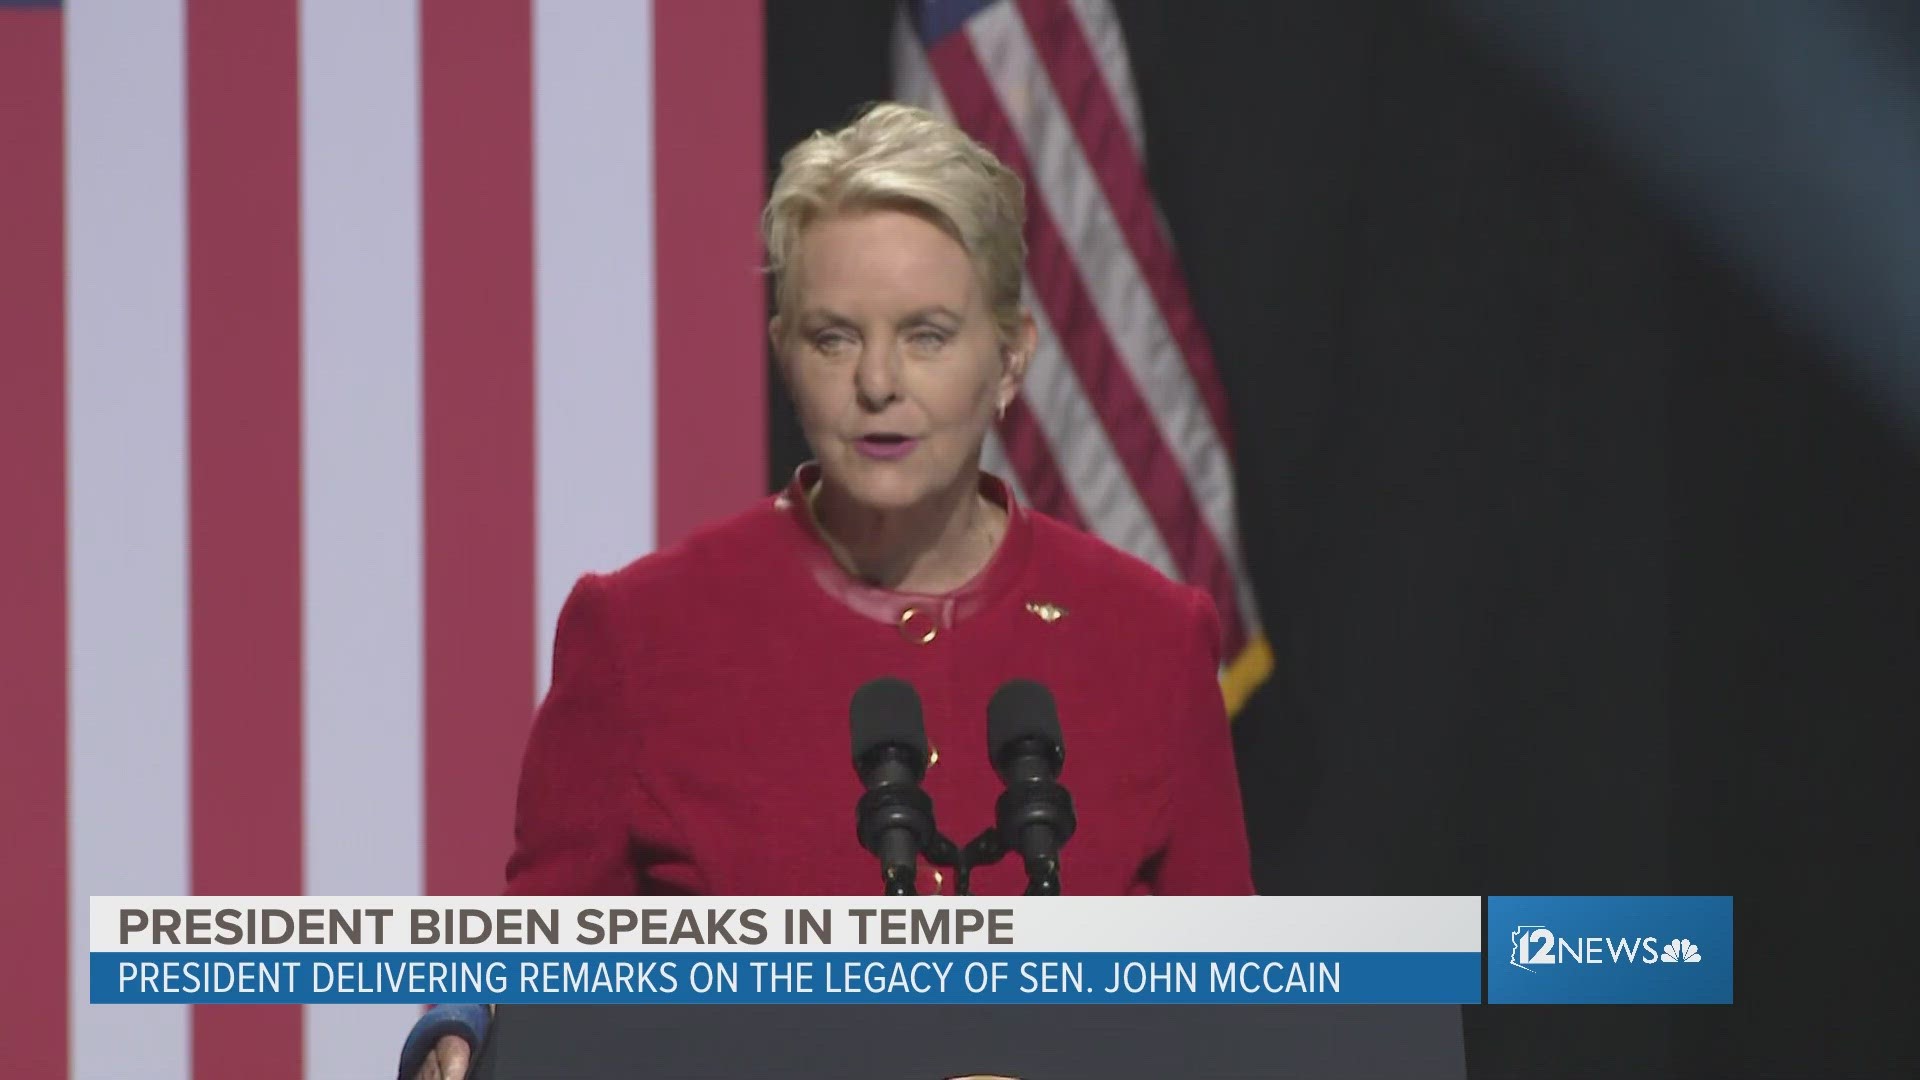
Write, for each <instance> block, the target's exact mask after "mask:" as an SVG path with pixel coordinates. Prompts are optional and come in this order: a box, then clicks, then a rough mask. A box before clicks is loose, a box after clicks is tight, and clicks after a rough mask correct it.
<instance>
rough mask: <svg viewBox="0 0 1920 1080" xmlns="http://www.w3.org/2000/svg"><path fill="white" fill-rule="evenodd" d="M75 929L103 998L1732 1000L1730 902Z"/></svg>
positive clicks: (121, 921)
mask: <svg viewBox="0 0 1920 1080" xmlns="http://www.w3.org/2000/svg"><path fill="white" fill-rule="evenodd" d="M89 934H90V935H91V936H90V953H89V967H90V972H89V974H90V985H89V1000H91V1001H92V1002H93V1003H95V1004H101V1005H112V1004H153V1003H175V1004H183V1005H185V1004H201V1003H237V1002H258V1003H262V1004H269V1003H301V1004H315V1005H324V1004H329V1003H349V1002H359V1003H366V1004H377V1003H390V1002H391V1003H410V1004H421V1005H426V1004H458V1003H490V1004H527V1003H554V1004H560V1003H601V1004H621V1003H625V1004H643V1003H648V1002H661V1003H702V1002H704V1003H716V1004H724V1003H742V1004H749V1003H750V1004H766V1003H787V1002H791V1003H807V1002H838V1003H842V1004H850V1003H856V1002H871V1003H874V1004H902V1003H905V1004H911V1003H926V1004H964V1003H979V1004H996V1003H1014V1002H1025V1003H1040V1004H1045V1003H1079V1004H1129V1003H1140V1004H1152V1003H1212V1004H1229V1003H1254V1002H1266V1003H1274V1004H1312V1003H1342V1004H1381V1005H1385V1004H1396V1005H1422V1004H1428V1005H1470V1004H1480V1003H1488V1004H1496V1005H1498V1004H1530V1005H1552V1004H1559V1005H1596V1004H1649V1005H1652V1004H1673V1005H1680V1004H1688V1005H1716V1004H1721V1005H1724V1004H1731V1003H1732V1001H1733V900H1732V898H1731V897H1727V896H1492V897H1484V898H1483V897H1478V896H1397V897H1351V896H1346V897H1278V896H1260V897H1008V898H970V897H911V898H890V899H886V900H879V899H875V900H857V899H849V898H845V897H836V898H831V899H805V898H798V899H797V898H791V897H788V898H761V899H754V898H737V897H736V898H724V899H722V898H711V899H706V900H701V901H694V900H691V899H682V898H675V899H674V900H671V901H668V900H654V899H641V898H634V899H620V900H614V899H610V898H608V899H602V898H581V897H567V898H539V897H516V898H513V899H511V900H504V899H502V898H499V897H431V898H428V897H180V896H173V897H92V898H90V926H89ZM1483 935H1484V936H1483ZM1483 942H1484V945H1483ZM1483 978H1484V981H1483Z"/></svg>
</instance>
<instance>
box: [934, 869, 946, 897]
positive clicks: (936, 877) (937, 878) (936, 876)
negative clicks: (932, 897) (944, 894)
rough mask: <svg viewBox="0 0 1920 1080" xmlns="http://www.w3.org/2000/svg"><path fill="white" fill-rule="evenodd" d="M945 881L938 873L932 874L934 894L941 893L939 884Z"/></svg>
mask: <svg viewBox="0 0 1920 1080" xmlns="http://www.w3.org/2000/svg"><path fill="white" fill-rule="evenodd" d="M946 880H947V879H946V878H945V877H944V876H942V875H941V873H940V871H938V870H935V871H934V872H933V891H934V892H935V893H936V894H938V893H939V892H940V891H941V883H942V882H944V881H946Z"/></svg>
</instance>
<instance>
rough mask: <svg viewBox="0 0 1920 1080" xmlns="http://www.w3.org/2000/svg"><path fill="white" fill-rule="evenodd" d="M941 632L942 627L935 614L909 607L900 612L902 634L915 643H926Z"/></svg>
mask: <svg viewBox="0 0 1920 1080" xmlns="http://www.w3.org/2000/svg"><path fill="white" fill-rule="evenodd" d="M939 633H940V627H939V626H937V625H936V624H935V623H934V621H933V616H931V615H929V614H927V613H926V612H924V611H921V610H920V609H919V608H908V609H907V610H905V611H903V612H901V613H900V636H901V637H904V638H906V639H907V640H908V641H911V642H913V643H914V644H915V645H925V644H926V643H928V642H929V641H932V640H933V639H934V638H935V637H937V636H938V635H939Z"/></svg>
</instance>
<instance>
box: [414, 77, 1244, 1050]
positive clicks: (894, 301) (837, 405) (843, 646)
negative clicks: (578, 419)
mask: <svg viewBox="0 0 1920 1080" xmlns="http://www.w3.org/2000/svg"><path fill="white" fill-rule="evenodd" d="M1024 205H1025V204H1024V192H1023V190H1022V185H1021V182H1020V180H1019V178H1018V177H1017V176H1015V175H1014V174H1013V173H1011V172H1010V171H1008V169H1007V168H1006V167H1004V166H1003V165H1002V164H1001V163H1000V162H999V161H998V160H996V159H995V158H994V156H993V155H992V154H991V153H989V152H988V151H987V150H986V149H984V148H983V147H981V146H980V145H979V144H977V143H975V142H974V141H973V140H972V139H970V138H968V137H967V136H966V134H964V133H963V132H961V131H960V130H959V129H957V128H955V127H954V126H952V125H951V124H949V123H947V122H945V121H943V120H940V119H938V118H936V117H934V116H932V115H931V114H929V113H926V112H923V111H921V110H918V109H913V108H909V107H906V106H902V105H896V104H883V105H878V106H875V107H873V108H872V109H870V110H868V111H867V112H865V113H864V114H863V115H861V116H860V117H859V118H858V119H857V120H855V121H854V122H853V123H852V124H850V125H848V126H847V127H845V128H843V129H841V130H838V131H833V132H822V133H819V134H816V135H814V136H813V137H811V138H809V139H807V140H805V141H804V142H802V143H800V144H799V145H797V146H795V147H794V148H793V149H792V150H791V151H789V152H788V153H787V155H786V156H785V158H784V159H783V160H782V162H781V169H780V175H779V178H778V180H777V181H776V182H775V184H774V188H773V193H772V196H771V198H770V199H769V200H768V202H767V206H766V210H765V214H764V217H763V230H764V234H765V240H766V245H767V257H768V262H769V266H770V269H771V271H772V273H773V276H774V283H775V295H776V313H775V315H774V316H773V319H772V322H771V325H770V333H771V336H772V341H773V346H774V351H775V353H776V354H777V357H778V362H779V370H780V374H781V376H782V377H783V378H784V379H785V380H786V384H787V387H788V389H789V390H790V391H791V394H792V397H793V400H794V402H795V405H796V407H797V409H798V412H799V418H800V423H801V427H802V429H803V431H804V432H805V435H806V438H807V441H808V444H809V446H810V447H811V449H812V451H813V454H814V456H815V460H814V461H813V462H811V463H809V464H807V465H806V466H803V467H802V468H801V469H800V470H799V472H798V473H797V475H795V476H794V477H793V480H792V482H791V483H790V484H788V485H787V486H786V488H785V490H783V491H781V492H779V493H777V494H775V495H772V496H770V497H768V498H765V499H763V500H761V501H759V502H757V503H755V504H754V505H752V506H750V507H747V508H746V509H745V510H743V511H742V512H741V513H739V514H738V515H736V516H734V517H732V518H730V519H728V520H725V521H721V522H718V523H716V524H714V525H712V526H710V527H708V528H706V529H705V530H703V531H701V532H699V533H697V534H695V535H694V536H692V537H690V538H689V539H687V540H686V541H685V542H683V543H681V544H678V545H676V546H674V547H673V548H670V549H668V550H665V551H661V552H658V553H655V554H652V555H648V556H646V557H645V558H642V559H640V560H638V561H636V562H634V563H632V564H631V565H629V566H627V567H626V568H624V569H622V570H619V571H616V572H614V573H611V574H605V575H593V576H588V577H586V578H584V579H582V580H581V581H580V582H579V584H578V585H577V586H576V587H575V589H574V591H573V594H572V596H571V598H570V599H569V600H568V602H567V604H566V606H565V609H564V610H563V611H562V613H561V615H560V621H559V628H558V632H557V638H556V643H555V652H554V678H553V687H552V690H551V692H550V693H549V695H548V697H547V699H546V701H545V702H544V703H543V704H542V706H541V708H540V711H539V715H538V718H537V721H536V723H535V726H534V730H533V734H532V736H531V739H530V741H529V744H528V746H527V750H526V757H525V763H524V769H523V772H522V776H521V782H520V789H519V809H518V823H517V827H516V849H515V851H514V854H513V856H512V858H511V860H510V861H509V863H508V865H507V881H506V886H507V890H508V891H509V892H511V893H521V894H548V895H552V894H563V895H570V894H635V893H640V894H682V895H685V894H702V895H763V896H764V895H859V894H876V893H878V891H879V887H878V883H877V880H876V873H875V861H874V858H873V856H872V855H870V854H869V853H868V852H867V851H866V850H864V849H863V848H862V847H861V845H860V844H859V843H858V842H857V841H856V839H855V836H854V829H853V812H852V808H853V802H854V800H855V797H856V796H857V795H858V794H859V791H860V788H859V782H858V780H857V779H856V778H855V777H854V775H853V772H852V769H851V768H850V766H849V762H848V719H847V710H848V702H849V699H850V698H851V697H852V695H853V693H854V691H855V690H856V689H857V688H859V687H861V686H862V685H863V684H866V683H868V682H869V681H871V680H873V679H876V678H879V677H883V676H896V677H900V678H904V679H906V680H907V681H908V682H910V683H911V684H913V686H914V687H915V688H916V689H917V690H918V693H919V695H920V698H921V701H922V706H923V709H924V716H925V725H926V731H927V735H928V738H929V741H930V743H931V744H932V750H933V753H932V757H933V762H932V765H931V766H930V767H929V769H928V770H927V773H926V777H925V780H924V787H925V790H926V791H927V793H928V794H929V795H931V796H932V798H933V801H934V804H935V806H936V807H937V810H938V816H939V823H940V825H941V827H942V831H943V832H945V833H947V834H948V835H950V836H953V837H956V838H958V839H960V840H962V841H964V840H965V839H966V838H968V837H971V836H972V835H974V834H975V833H977V832H979V831H980V830H982V829H983V828H985V827H987V826H989V825H991V824H992V820H993V812H994V811H993V808H994V800H995V799H996V797H997V796H998V795H999V794H1000V792H1001V790H1002V784H1001V781H1000V780H999V778H998V777H997V776H996V775H995V773H994V770H993V767H992V765H991V763H990V762H989V761H988V756H987V753H986V749H985V743H986V716H987V703H988V700H989V698H990V697H991V696H992V695H993V694H994V692H995V690H996V689H998V688H999V687H1000V686H1002V685H1003V684H1004V683H1005V682H1007V681H1008V680H1011V679H1016V678H1020V679H1031V680H1034V681H1037V682H1039V683H1041V684H1044V685H1045V686H1046V687H1048V688H1049V689H1050V690H1051V691H1052V693H1053V696H1054V698H1055V700H1056V701H1057V703H1058V714H1059V718H1060V723H1061V725H1062V729H1063V733H1064V741H1065V745H1066V746H1067V747H1068V748H1070V765H1069V766H1068V769H1067V771H1066V773H1065V774H1064V775H1063V780H1065V781H1066V782H1067V783H1068V785H1069V787H1070V788H1071V790H1072V793H1073V798H1074V803H1075V807H1076V810H1077V815H1078V829H1077V831H1076V832H1075V833H1074V834H1073V837H1072V842H1071V844H1070V845H1069V846H1068V847H1067V848H1066V849H1065V852H1064V872H1063V876H1062V888H1063V890H1064V891H1065V892H1068V893H1081V894H1095V895H1128V894H1146V893H1184V894H1245V893H1250V892H1251V891H1252V880H1251V874H1250V870H1249V860H1248V855H1247V845H1246V834H1245V827H1244V823H1243V819H1242V816H1241V808H1240V793H1239V787H1238V783H1237V780H1236V777H1235V772H1234V762H1233V752H1232V746H1231V742H1230V738H1229V728H1228V724H1227V717H1226V712H1225V707H1224V703H1223V701H1222V698H1221V693H1220V690H1219V687H1218V684H1217V681H1216V672H1217V670H1218V665H1219V626H1218V620H1217V617H1216V615H1215V613H1214V609H1213V605H1212V602H1211V601H1210V600H1209V599H1208V597H1207V596H1206V594H1205V593H1203V592H1201V591H1199V590H1197V589H1194V588H1190V587H1187V586H1184V585H1180V584H1177V583H1175V582H1172V581H1169V580H1168V579H1167V578H1165V577H1163V576H1162V575H1161V574H1159V573H1158V572H1157V571H1155V570H1153V569H1152V568H1150V567H1148V566H1147V565H1146V564H1144V563H1141V562H1139V561H1136V560H1135V559H1133V558H1131V557H1129V556H1127V555H1125V554H1123V553H1121V552H1119V551H1117V550H1115V549H1114V548H1111V547H1109V546H1107V545H1106V544H1104V543H1102V542H1101V541H1099V540H1097V539H1095V538H1093V537H1091V536H1088V535H1086V534H1084V533H1082V532H1079V531H1076V530H1074V529H1072V528H1069V527H1067V526H1065V525H1062V524H1060V523H1059V522H1056V521H1053V520H1051V519H1049V518H1047V517H1044V516H1042V515H1040V514H1037V513H1035V512H1033V511H1032V510H1029V509H1027V508H1025V507H1023V506H1021V505H1019V503H1018V502H1017V501H1016V500H1015V499H1014V497H1013V495H1012V492H1011V491H1010V490H1009V488H1008V486H1007V485H1006V484H1005V483H1002V482H1001V481H1000V480H998V479H996V478H995V477H993V476H990V475H987V474H985V473H983V472H982V471H981V468H980V452H981V447H982V445H983V443H984V440H985V439H986V436H987V432H988V431H989V430H990V429H991V428H992V427H993V425H994V423H995V421H996V418H997V417H998V416H999V415H1000V414H1001V412H1002V411H1003V410H1004V409H1005V408H1006V406H1007V404H1008V403H1009V402H1010V401H1011V400H1012V399H1013V398H1014V396H1015V395H1016V394H1018V393H1019V392H1020V385H1021V379H1022V377H1023V375H1024V374H1025V372H1026V370H1027V365H1028V363H1029V361H1030V360H1031V359H1032V356H1033V350H1034V340H1035V333H1034V324H1033V320H1032V318H1031V316H1030V315H1029V314H1028V313H1027V312H1026V311H1025V310H1024V309H1023V308H1022V306H1021V303H1020V283H1021V275H1022V264H1023V260H1024V255H1025V247H1024V243H1023V240H1022V229H1023V225H1024V219H1025V211H1024ZM1025 884H1026V878H1025V876H1024V873H1023V870H1022V866H1021V864H1020V861H1019V860H1018V859H1011V860H1006V861H1004V862H1002V863H1000V864H997V865H994V866H989V867H985V868H983V869H980V870H979V871H977V872H976V873H975V874H974V875H973V879H972V891H973V892H974V893H976V894H982V895H988V894H1009V893H1018V892H1021V891H1022V889H1023V887H1024V886H1025ZM952 890H953V882H952V879H951V877H949V876H946V875H943V874H942V873H940V872H939V871H938V870H937V869H936V868H933V867H930V866H927V865H925V864H924V862H923V863H922V865H921V866H920V868H919V881H918V891H920V892H922V893H935V892H943V891H944V892H949V893H950V892H952ZM452 1012H457V1010H449V1011H442V1010H436V1012H435V1013H430V1014H429V1015H428V1017H426V1018H425V1019H423V1021H422V1023H421V1025H420V1026H419V1027H417V1028H416V1030H415V1038H413V1039H411V1040H409V1046H410V1048H411V1049H412V1051H413V1052H412V1053H411V1054H409V1055H408V1057H407V1059H406V1060H405V1061H404V1062H403V1071H402V1076H403V1077H406V1076H414V1075H417V1076H419V1077H427V1078H436V1080H458V1078H459V1077H460V1076H463V1075H464V1073H465V1070H466V1061H467V1057H468V1053H467V1046H468V1042H467V1040H468V1039H470V1038H477V1031H476V1029H477V1028H479V1027H480V1026H482V1022H483V1019H484V1015H485V1014H484V1012H483V1011H477V1010H470V1011H469V1016H468V1019H467V1020H465V1021H459V1020H458V1018H453V1019H450V1018H449V1017H450V1015H451V1013H452ZM448 1032H452V1033H451V1034H449V1033H448ZM429 1048H431V1052H429ZM423 1056H424V1057H425V1061H424V1063H420V1062H421V1058H422V1057H423ZM408 1065H414V1066H415V1067H417V1069H418V1072H417V1073H416V1072H415V1071H414V1069H413V1068H407V1067H406V1066H408Z"/></svg>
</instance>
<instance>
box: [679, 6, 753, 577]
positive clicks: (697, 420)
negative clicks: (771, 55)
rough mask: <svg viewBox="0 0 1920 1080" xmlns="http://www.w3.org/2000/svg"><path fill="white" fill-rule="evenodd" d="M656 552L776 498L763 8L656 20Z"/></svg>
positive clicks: (709, 10) (698, 10) (696, 9)
mask: <svg viewBox="0 0 1920 1080" xmlns="http://www.w3.org/2000/svg"><path fill="white" fill-rule="evenodd" d="M653 19H655V23H653V177H655V181H653V183H655V192H653V200H655V202H653V206H655V217H653V221H655V225H653V229H655V233H653V234H655V263H653V265H655V267H657V269H655V388H657V394H659V398H657V402H655V425H657V427H655V438H657V477H655V484H657V488H655V490H657V492H659V496H657V500H659V502H657V503H655V505H657V527H655V530H657V546H660V548H664V546H668V544H672V542H674V540H680V538H682V536H685V534H687V532H691V530H693V528H697V527H701V525H703V523H708V521H714V519H718V517H722V515H728V513H733V511H737V509H739V507H741V503H747V502H751V500H755V498H758V496H762V494H766V332H764V331H762V327H764V323H766V286H764V282H762V279H760V275H758V269H756V267H758V265H760V234H758V231H756V223H758V211H760V200H762V198H764V196H766V186H764V184H766V115H764V110H766V90H764V86H762V83H764V73H762V63H764V42H762V37H764V19H762V10H760V0H705V2H701V4H655V6H653Z"/></svg>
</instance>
